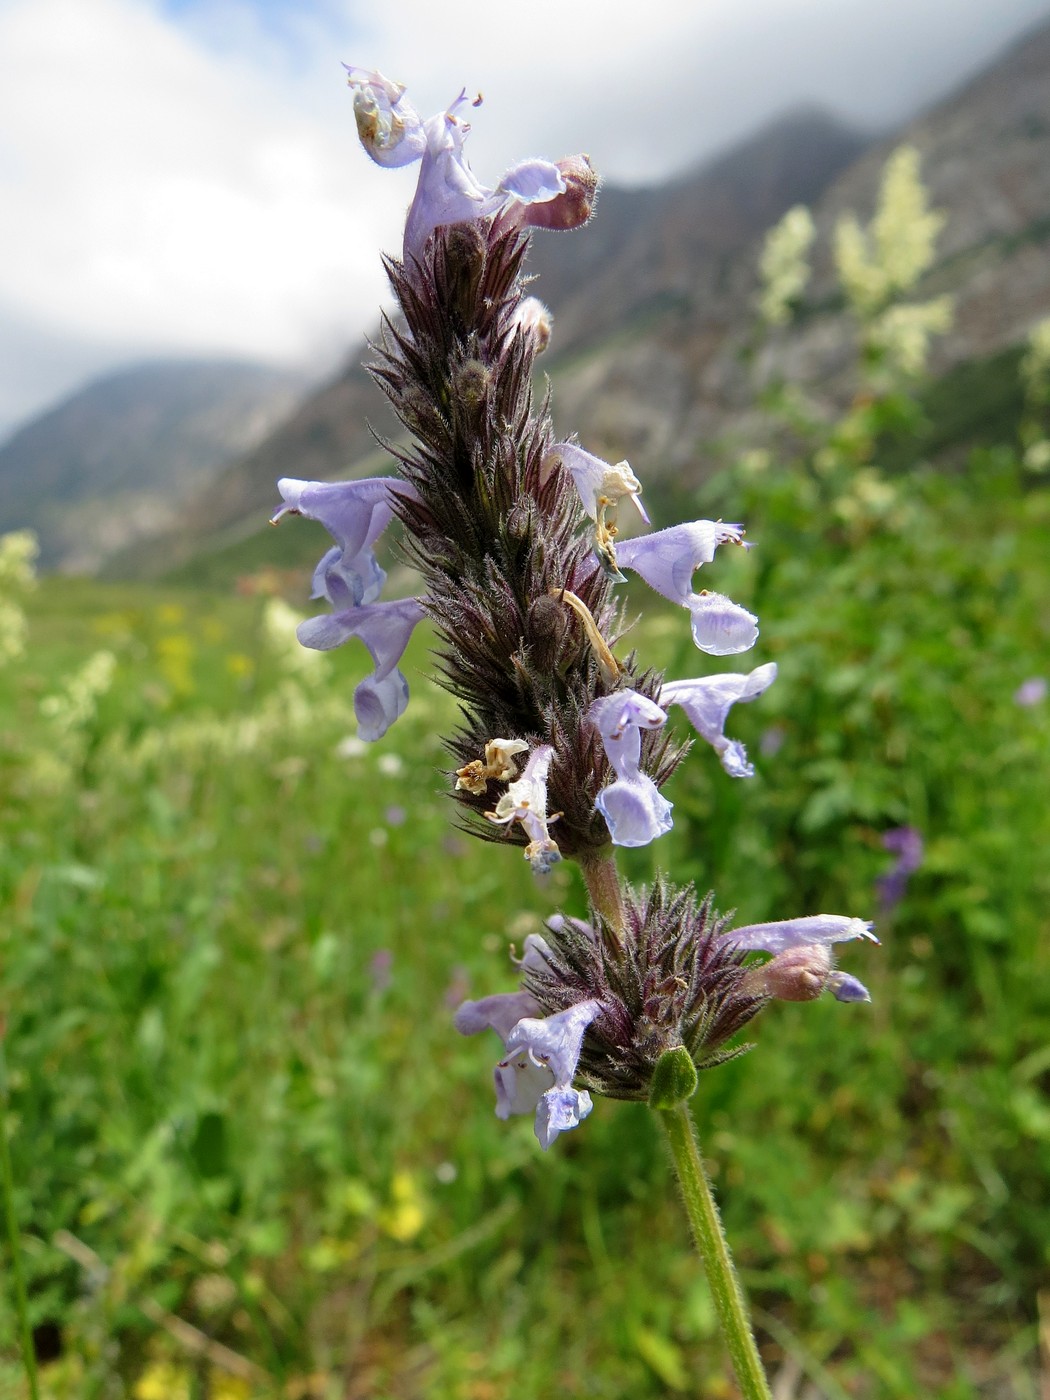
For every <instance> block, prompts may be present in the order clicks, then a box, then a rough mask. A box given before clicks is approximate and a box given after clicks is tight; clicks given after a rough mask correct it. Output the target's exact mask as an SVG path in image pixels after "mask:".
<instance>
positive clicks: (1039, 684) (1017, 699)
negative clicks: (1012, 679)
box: [1014, 676, 1050, 709]
mask: <svg viewBox="0 0 1050 1400" xmlns="http://www.w3.org/2000/svg"><path fill="white" fill-rule="evenodd" d="M1048 690H1050V685H1048V684H1047V680H1046V677H1045V676H1030V677H1029V679H1028V680H1026V681H1023V682H1022V683H1021V684H1020V685H1019V686H1018V687H1017V689H1016V690H1015V691H1014V704H1015V705H1020V706H1022V707H1023V708H1024V709H1031V708H1032V707H1033V706H1034V705H1041V704H1042V703H1043V701H1044V700H1045V699H1046V696H1047V692H1048Z"/></svg>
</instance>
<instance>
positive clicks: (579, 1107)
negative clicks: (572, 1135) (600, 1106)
mask: <svg viewBox="0 0 1050 1400" xmlns="http://www.w3.org/2000/svg"><path fill="white" fill-rule="evenodd" d="M601 1009H602V1008H601V1003H600V1002H598V1001H594V1000H588V1001H581V1002H577V1003H576V1004H575V1005H574V1006H570V1007H569V1008H568V1009H567V1010H565V1011H560V1012H558V1013H557V1014H556V1015H554V1016H547V1017H544V1018H542V1019H540V1018H536V1017H525V1018H523V1019H522V1020H520V1021H519V1022H518V1023H517V1025H516V1026H514V1027H513V1029H512V1030H511V1032H510V1034H509V1035H508V1036H507V1053H506V1054H505V1055H504V1057H503V1059H502V1060H500V1062H499V1064H498V1065H497V1066H496V1071H495V1080H496V1117H497V1118H509V1117H510V1116H511V1114H513V1113H535V1115H536V1123H535V1131H536V1137H537V1139H538V1141H539V1144H540V1146H541V1147H542V1148H543V1150H544V1151H545V1152H546V1150H547V1148H548V1147H550V1145H551V1143H552V1142H553V1141H554V1139H555V1138H556V1137H557V1136H558V1134H559V1133H563V1132H565V1131H566V1130H567V1129H569V1128H575V1127H576V1126H577V1125H578V1124H579V1123H580V1121H581V1120H582V1119H584V1118H586V1117H587V1115H588V1114H589V1113H590V1111H591V1108H592V1107H593V1105H592V1103H591V1096H590V1094H588V1093H587V1091H586V1089H584V1090H582V1091H581V1090H577V1089H574V1088H573V1087H572V1081H573V1077H574V1076H575V1074H576V1066H577V1064H578V1063H579V1059H580V1051H581V1049H582V1046H583V1035H584V1032H585V1031H586V1029H587V1027H588V1026H589V1025H590V1024H591V1022H592V1021H593V1020H594V1018H595V1017H596V1016H597V1015H598V1014H599V1012H600V1011H601Z"/></svg>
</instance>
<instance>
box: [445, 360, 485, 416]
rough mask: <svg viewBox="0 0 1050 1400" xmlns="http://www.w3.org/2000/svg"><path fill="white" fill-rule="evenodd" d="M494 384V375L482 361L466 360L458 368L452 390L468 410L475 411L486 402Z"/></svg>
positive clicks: (454, 375)
mask: <svg viewBox="0 0 1050 1400" xmlns="http://www.w3.org/2000/svg"><path fill="white" fill-rule="evenodd" d="M491 383H492V373H491V371H490V370H489V368H488V366H487V365H485V364H483V363H482V362H481V360H464V361H463V363H462V364H461V365H458V366H457V367H456V370H455V372H454V374H453V379H452V388H453V392H454V393H455V395H456V397H457V398H458V400H459V401H460V402H461V403H462V404H464V405H465V406H466V407H467V408H470V409H475V408H477V407H478V406H479V405H480V404H482V403H484V402H485V395H486V394H487V393H488V391H489V385H490V384H491Z"/></svg>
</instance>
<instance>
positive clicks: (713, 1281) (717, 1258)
mask: <svg viewBox="0 0 1050 1400" xmlns="http://www.w3.org/2000/svg"><path fill="white" fill-rule="evenodd" d="M656 1112H657V1114H658V1116H659V1118H660V1120H661V1122H662V1123H663V1127H664V1131H665V1132H666V1133H667V1140H668V1142H669V1143H670V1145H671V1156H672V1157H673V1158H674V1164H675V1170H676V1171H677V1172H678V1181H679V1184H680V1186H681V1188H682V1199H683V1200H684V1201H685V1209H686V1214H687V1215H688V1216H689V1223H690V1224H691V1225H692V1227H693V1236H694V1238H695V1240H696V1247H697V1249H698V1250H699V1251H700V1258H701V1259H702V1260H703V1265H704V1272H705V1273H706V1274H707V1282H708V1284H709V1286H710V1288H711V1293H712V1294H713V1296H714V1300H715V1309H716V1311H717V1313H718V1320H719V1322H720V1323H721V1326H722V1336H723V1337H724V1339H725V1343H726V1346H727V1347H728V1349H729V1355H730V1356H731V1357H732V1360H733V1369H734V1371H735V1372H736V1378H737V1383H738V1384H739V1386H740V1389H741V1392H742V1394H743V1396H744V1400H772V1396H771V1392H770V1389H769V1382H768V1381H767V1380H766V1373H765V1370H764V1369H763V1367H762V1362H761V1360H760V1358H759V1355H758V1348H757V1346H756V1345H755V1336H754V1332H753V1331H752V1329H751V1318H750V1316H749V1314H748V1310H747V1304H746V1303H745V1301H744V1295H743V1293H742V1292H741V1289H740V1284H739V1282H738V1280H737V1276H736V1270H735V1269H734V1267H733V1259H732V1256H731V1254H730V1253H729V1244H728V1242H727V1240H726V1237H725V1231H724V1230H723V1228H722V1219H721V1217H720V1215H719V1214H718V1207H717V1206H716V1205H715V1198H714V1196H713V1195H712V1194H711V1182H710V1181H709V1179H708V1176H707V1171H706V1170H705V1168H704V1159H703V1158H702V1157H701V1155H700V1144H699V1143H698V1142H697V1138H696V1128H695V1127H694V1126H693V1119H692V1116H691V1115H690V1113H689V1109H688V1107H687V1106H686V1104H684V1103H679V1104H676V1105H675V1107H674V1108H662V1109H657V1110H656Z"/></svg>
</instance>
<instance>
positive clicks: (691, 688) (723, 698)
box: [660, 661, 777, 778]
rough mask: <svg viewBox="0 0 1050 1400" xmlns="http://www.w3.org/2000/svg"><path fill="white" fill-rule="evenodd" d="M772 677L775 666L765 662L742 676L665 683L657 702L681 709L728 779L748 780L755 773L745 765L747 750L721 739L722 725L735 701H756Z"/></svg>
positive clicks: (769, 683)
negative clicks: (710, 748) (715, 754)
mask: <svg viewBox="0 0 1050 1400" xmlns="http://www.w3.org/2000/svg"><path fill="white" fill-rule="evenodd" d="M776 677H777V668H776V663H775V662H773V661H767V662H766V664H765V665H764V666H756V667H755V669H754V670H753V671H751V672H749V673H748V674H747V675H746V676H744V675H738V674H733V673H731V674H728V675H722V676H701V677H699V678H698V679H697V680H693V681H666V682H665V683H664V685H663V686H662V687H661V688H660V699H661V700H662V701H663V703H664V704H665V705H681V707H682V709H683V710H684V711H685V712H686V714H687V715H688V716H689V722H690V724H692V726H693V728H694V729H695V730H696V732H697V733H698V734H699V735H700V737H701V739H706V740H707V742H708V743H709V744H710V745H711V746H712V748H713V749H714V751H715V752H716V753H717V754H718V756H719V758H720V759H721V760H722V767H723V768H724V769H725V770H726V772H727V773H728V774H729V776H730V777H731V778H750V777H752V776H753V775H754V772H755V770H754V767H753V765H752V764H750V763H749V762H748V761H747V750H746V749H745V748H744V746H743V744H741V743H739V742H738V741H737V740H736V739H727V738H726V737H725V734H724V732H723V731H724V729H725V722H726V719H727V718H728V716H729V711H730V709H731V708H732V706H733V705H735V704H736V703H737V701H742V700H755V699H757V697H758V696H759V695H762V694H764V693H765V691H767V690H768V689H769V687H770V686H771V685H772V684H773V682H774V681H775V680H776Z"/></svg>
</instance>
